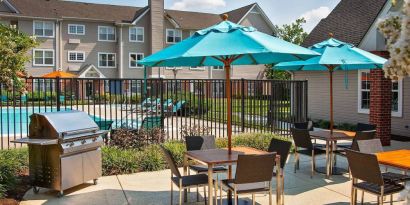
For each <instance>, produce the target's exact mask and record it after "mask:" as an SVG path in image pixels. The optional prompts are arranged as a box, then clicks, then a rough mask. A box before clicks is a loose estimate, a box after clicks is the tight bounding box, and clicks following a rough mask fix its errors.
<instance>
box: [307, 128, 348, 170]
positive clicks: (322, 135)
mask: <svg viewBox="0 0 410 205" xmlns="http://www.w3.org/2000/svg"><path fill="white" fill-rule="evenodd" d="M309 134H310V137H311V138H312V139H317V140H323V141H325V142H326V166H324V167H316V171H317V172H320V173H324V174H326V178H329V177H330V175H333V174H335V175H338V174H342V173H343V169H341V168H339V167H335V166H333V160H332V159H333V156H334V150H335V146H336V143H337V141H340V140H353V138H354V136H355V135H356V133H355V132H350V131H342V130H333V133H332V132H331V131H330V130H315V131H310V132H309Z"/></svg>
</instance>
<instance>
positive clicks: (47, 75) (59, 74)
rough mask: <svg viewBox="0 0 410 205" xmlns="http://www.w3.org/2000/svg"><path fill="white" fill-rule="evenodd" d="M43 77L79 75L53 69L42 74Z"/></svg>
mask: <svg viewBox="0 0 410 205" xmlns="http://www.w3.org/2000/svg"><path fill="white" fill-rule="evenodd" d="M42 77H43V78H57V77H59V78H75V77H77V75H74V74H71V73H67V72H64V71H60V70H58V71H53V72H51V73H48V74H45V75H43V76H42Z"/></svg>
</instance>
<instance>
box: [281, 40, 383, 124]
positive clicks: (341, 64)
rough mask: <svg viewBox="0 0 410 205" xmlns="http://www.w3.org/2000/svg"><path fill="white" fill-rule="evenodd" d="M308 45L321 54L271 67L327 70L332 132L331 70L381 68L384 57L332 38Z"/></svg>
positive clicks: (290, 69)
mask: <svg viewBox="0 0 410 205" xmlns="http://www.w3.org/2000/svg"><path fill="white" fill-rule="evenodd" d="M332 36H333V35H332V34H330V37H331V38H330V39H328V40H326V41H323V42H321V43H317V44H315V45H313V46H311V47H310V49H311V50H312V51H316V52H318V53H321V54H322V55H321V56H317V57H313V58H310V59H308V60H304V61H293V62H283V63H279V64H277V65H275V66H274V67H273V69H278V70H288V71H328V72H329V77H330V130H331V132H333V125H334V122H333V72H334V71H336V70H343V71H348V70H360V69H376V68H382V67H383V64H384V63H385V62H386V61H387V60H386V59H384V58H382V57H379V56H377V55H374V54H372V53H369V52H367V51H364V50H362V49H359V48H357V47H355V46H353V45H351V44H348V43H345V42H342V41H339V40H337V39H334V38H332Z"/></svg>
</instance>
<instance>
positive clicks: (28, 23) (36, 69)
mask: <svg viewBox="0 0 410 205" xmlns="http://www.w3.org/2000/svg"><path fill="white" fill-rule="evenodd" d="M33 22H34V21H33V20H19V21H18V27H19V30H20V31H22V32H24V33H27V34H28V35H33ZM54 28H55V26H54ZM37 40H38V41H39V42H40V45H39V46H37V49H54V55H56V51H55V44H56V40H55V37H54V38H42V37H37ZM29 55H30V56H31V62H29V63H27V64H26V68H27V71H28V73H29V74H30V75H32V76H41V75H44V74H46V73H49V72H52V71H53V70H55V69H56V66H57V65H56V56H54V66H33V62H32V61H33V58H32V56H33V52H32V51H30V52H29Z"/></svg>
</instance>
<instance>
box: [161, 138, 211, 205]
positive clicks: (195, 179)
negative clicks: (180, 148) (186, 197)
mask: <svg viewBox="0 0 410 205" xmlns="http://www.w3.org/2000/svg"><path fill="white" fill-rule="evenodd" d="M161 150H162V152H163V153H164V156H165V160H166V161H167V163H168V165H169V167H170V169H171V204H172V203H173V200H174V199H173V198H174V194H173V192H174V189H173V187H174V186H173V185H174V184H175V185H177V187H178V188H179V204H180V205H181V204H182V190H183V189H185V188H189V187H204V198H205V204H206V187H207V186H208V175H206V174H197V175H189V176H182V175H181V173H180V172H179V170H178V167H177V165H176V163H175V160H174V158H173V157H172V155H171V153H170V152H169V151H168V150H167V149H165V148H164V147H163V146H161ZM216 193H217V192H216V190H215V195H216ZM197 194H198V193H197ZM211 200H212V199H211Z"/></svg>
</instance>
